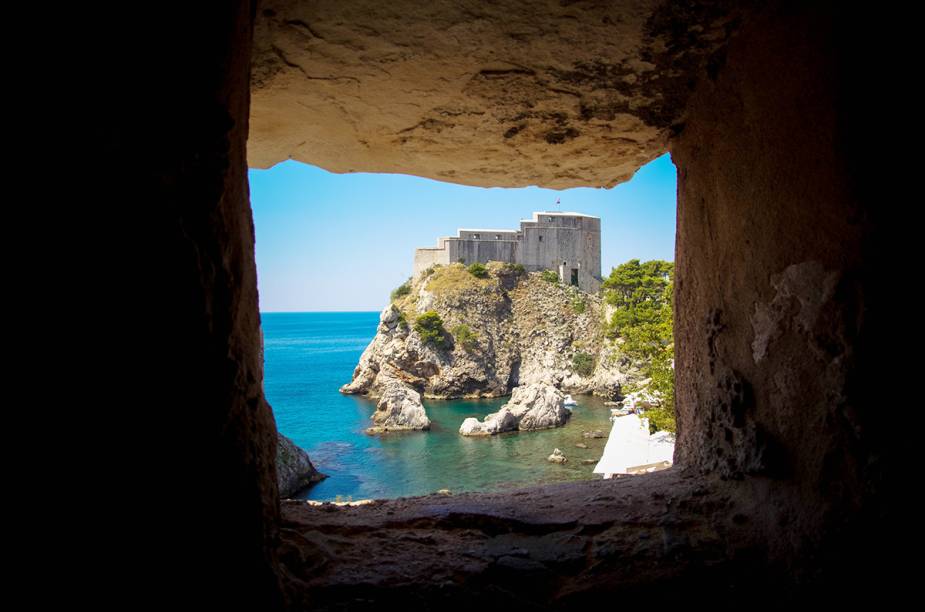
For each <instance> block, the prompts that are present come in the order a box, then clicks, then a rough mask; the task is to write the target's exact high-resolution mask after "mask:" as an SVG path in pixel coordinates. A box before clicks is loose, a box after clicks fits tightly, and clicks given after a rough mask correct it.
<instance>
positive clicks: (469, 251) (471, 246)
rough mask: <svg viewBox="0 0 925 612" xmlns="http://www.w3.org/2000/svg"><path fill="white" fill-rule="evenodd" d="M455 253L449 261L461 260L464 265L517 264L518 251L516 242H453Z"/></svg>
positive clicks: (517, 242)
mask: <svg viewBox="0 0 925 612" xmlns="http://www.w3.org/2000/svg"><path fill="white" fill-rule="evenodd" d="M452 243H454V246H455V252H454V253H453V255H454V256H455V257H453V258H452V259H451V260H450V261H453V262H455V261H459V259H460V258H463V259H464V260H465V261H464V263H465V264H466V265H469V264H473V263H476V262H480V263H488V262H489V261H506V262H510V263H517V261H518V256H519V254H520V249H518V245H519V241H517V240H453V241H452Z"/></svg>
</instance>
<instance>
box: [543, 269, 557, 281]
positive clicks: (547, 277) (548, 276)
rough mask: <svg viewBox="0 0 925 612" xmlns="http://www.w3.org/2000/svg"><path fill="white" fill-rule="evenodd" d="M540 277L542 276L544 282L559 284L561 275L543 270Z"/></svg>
mask: <svg viewBox="0 0 925 612" xmlns="http://www.w3.org/2000/svg"><path fill="white" fill-rule="evenodd" d="M540 276H542V278H543V280H544V281H548V282H550V283H558V282H559V273H558V272H556V271H555V270H543V271H542V272H540Z"/></svg>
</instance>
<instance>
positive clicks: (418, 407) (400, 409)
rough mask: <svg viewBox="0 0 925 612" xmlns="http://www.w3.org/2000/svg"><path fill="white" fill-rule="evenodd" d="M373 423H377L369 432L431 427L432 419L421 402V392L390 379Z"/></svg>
mask: <svg viewBox="0 0 925 612" xmlns="http://www.w3.org/2000/svg"><path fill="white" fill-rule="evenodd" d="M373 423H375V425H374V426H373V427H370V428H369V429H367V430H366V432H367V433H371V434H375V433H385V432H389V431H401V430H411V429H430V419H429V418H427V413H426V412H425V411H424V406H423V405H422V404H421V394H420V393H418V392H417V391H415V390H414V389H413V388H411V387H410V386H409V385H407V384H405V383H404V382H402V381H400V380H397V379H392V380H390V381H389V382H388V384H386V385H385V386H384V388H383V389H382V395H381V397H380V398H379V403H378V404H376V412H375V413H374V414H373Z"/></svg>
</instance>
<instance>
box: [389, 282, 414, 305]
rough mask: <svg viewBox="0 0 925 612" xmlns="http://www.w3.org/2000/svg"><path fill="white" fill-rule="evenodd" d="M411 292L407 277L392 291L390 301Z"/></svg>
mask: <svg viewBox="0 0 925 612" xmlns="http://www.w3.org/2000/svg"><path fill="white" fill-rule="evenodd" d="M409 293H411V279H410V278H409V279H408V280H406V281H405V282H404V283H403V284H401V285H399V286H398V287H396V288H395V289H394V290H393V291H392V301H393V302H394V301H395V300H397V299H399V298H402V297H404V296H406V295H408V294H409Z"/></svg>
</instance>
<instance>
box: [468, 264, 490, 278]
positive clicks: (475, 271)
mask: <svg viewBox="0 0 925 612" xmlns="http://www.w3.org/2000/svg"><path fill="white" fill-rule="evenodd" d="M467 269H468V270H469V274H471V275H472V276H474V277H476V278H485V277H486V276H488V268H486V267H485V266H484V265H483V264H480V263H478V262H476V263H474V264H472V265H471V266H469V267H468V268H467Z"/></svg>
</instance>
